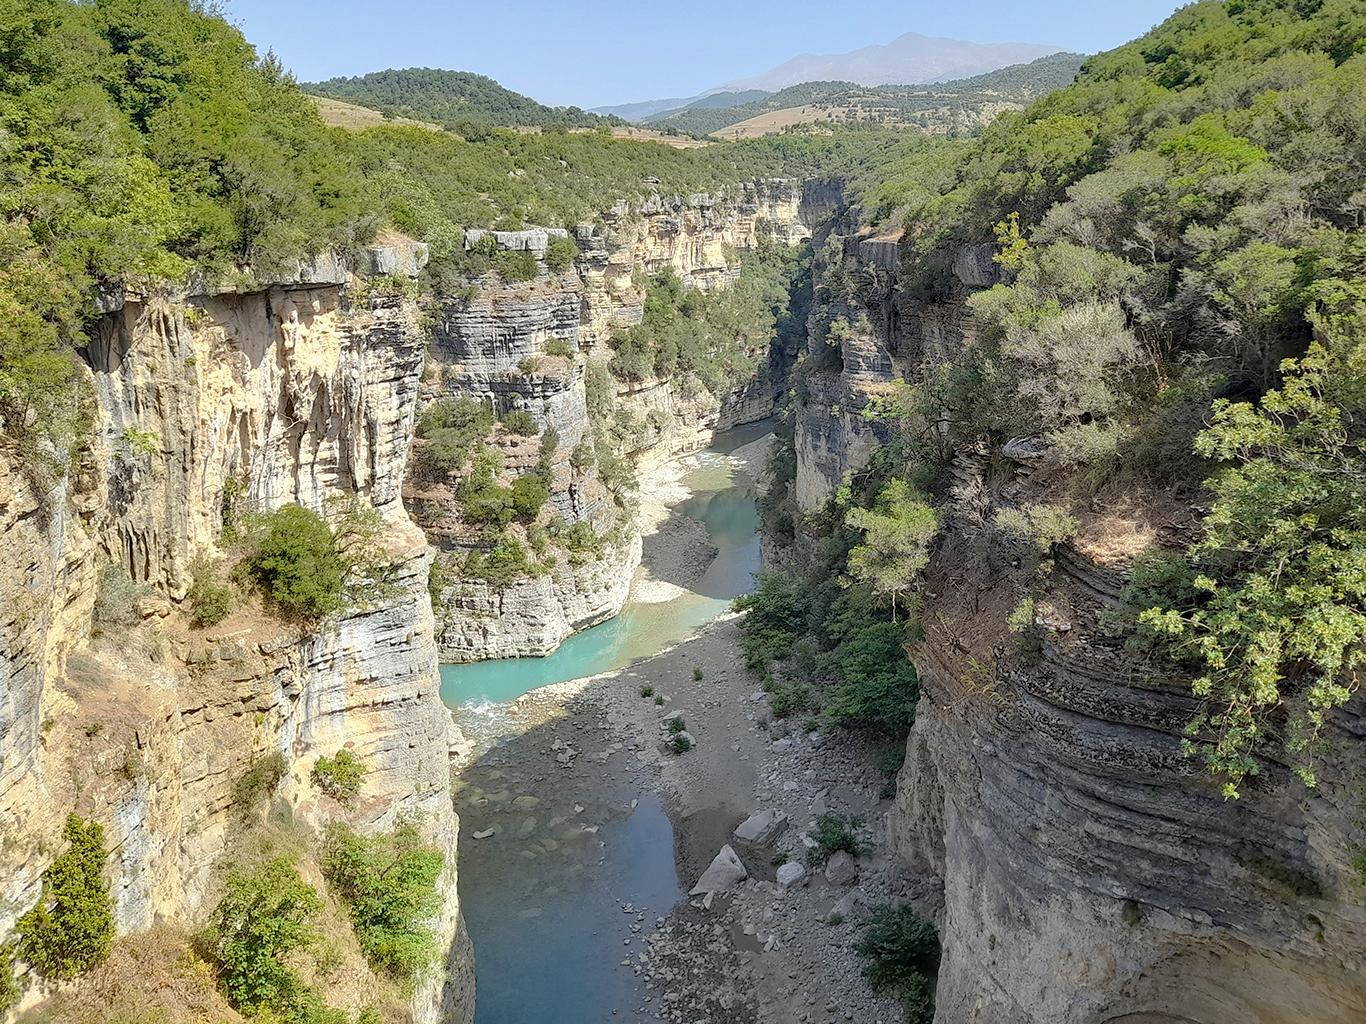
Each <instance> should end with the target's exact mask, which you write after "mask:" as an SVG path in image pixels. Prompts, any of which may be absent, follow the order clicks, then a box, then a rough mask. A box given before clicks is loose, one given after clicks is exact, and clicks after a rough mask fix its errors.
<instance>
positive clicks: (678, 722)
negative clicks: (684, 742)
mask: <svg viewBox="0 0 1366 1024" xmlns="http://www.w3.org/2000/svg"><path fill="white" fill-rule="evenodd" d="M687 727H688V725H687V723H686V722H684V721H683V716H682V715H679V716H678V717H677V718H671V719H669V732H671V733H674V734H675V735H677V734H678V733H680V732H683V731H684V730H685V729H687Z"/></svg>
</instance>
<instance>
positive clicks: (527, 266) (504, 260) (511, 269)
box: [493, 249, 539, 281]
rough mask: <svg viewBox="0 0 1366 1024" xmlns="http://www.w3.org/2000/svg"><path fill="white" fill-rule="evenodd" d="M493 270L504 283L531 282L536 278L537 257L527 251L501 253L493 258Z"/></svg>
mask: <svg viewBox="0 0 1366 1024" xmlns="http://www.w3.org/2000/svg"><path fill="white" fill-rule="evenodd" d="M493 269H494V270H496V271H497V272H498V276H499V277H501V278H502V279H503V280H504V281H530V280H533V279H534V278H535V277H536V274H537V272H538V269H539V268H538V267H537V266H536V257H535V256H534V255H533V254H531V253H529V252H527V251H526V250H525V249H519V250H517V251H515V252H499V253H497V254H496V255H495V256H494V257H493Z"/></svg>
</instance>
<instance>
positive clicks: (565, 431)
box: [406, 180, 829, 662]
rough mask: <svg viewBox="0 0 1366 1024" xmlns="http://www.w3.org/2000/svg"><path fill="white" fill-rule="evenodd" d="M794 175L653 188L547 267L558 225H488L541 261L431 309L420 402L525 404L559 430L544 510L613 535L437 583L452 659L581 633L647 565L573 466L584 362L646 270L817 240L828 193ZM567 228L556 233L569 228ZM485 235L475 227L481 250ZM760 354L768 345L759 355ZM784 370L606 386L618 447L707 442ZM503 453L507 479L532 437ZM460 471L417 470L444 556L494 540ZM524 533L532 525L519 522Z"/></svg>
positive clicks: (411, 490) (635, 307) (472, 240)
mask: <svg viewBox="0 0 1366 1024" xmlns="http://www.w3.org/2000/svg"><path fill="white" fill-rule="evenodd" d="M807 191H808V190H806V189H804V188H803V187H802V186H800V185H799V184H798V183H796V182H792V181H787V180H773V181H764V182H759V183H756V184H753V185H746V186H742V187H740V188H739V189H737V190H735V191H734V194H733V195H693V196H689V197H686V198H685V197H680V196H663V197H662V196H659V195H652V196H649V197H647V198H645V199H644V200H641V201H638V202H635V203H631V202H626V201H623V202H621V203H618V204H617V205H616V206H615V207H614V208H613V209H612V210H611V211H609V212H608V213H607V214H606V215H605V216H604V218H603V220H602V222H601V223H600V224H597V225H581V226H579V227H578V228H577V229H576V231H575V239H576V242H577V245H578V247H579V256H578V258H577V260H576V261H575V264H574V267H573V268H572V269H568V270H565V271H563V272H556V271H554V270H552V269H550V268H549V267H547V266H546V265H545V264H544V261H543V257H544V255H545V251H546V246H547V244H548V241H549V239H550V237H551V236H552V234H554V233H556V232H555V231H554V229H543V228H537V229H529V230H525V231H518V232H493V233H492V237H493V241H494V244H495V245H497V246H498V247H499V248H502V249H509V250H524V251H527V252H530V253H532V254H533V255H534V256H536V257H537V258H538V261H540V262H538V274H537V276H536V278H535V279H533V280H531V281H526V282H508V281H502V280H500V279H499V278H498V276H497V275H496V274H490V275H488V276H487V277H485V278H484V279H483V280H482V281H481V283H480V287H479V288H478V291H477V294H475V295H473V296H471V297H469V298H463V299H460V300H458V301H457V300H450V301H447V302H445V303H443V305H442V306H441V308H440V310H439V311H438V313H437V314H436V317H435V323H434V326H433V331H432V341H431V346H430V351H429V364H428V369H427V374H426V377H425V381H426V383H425V384H424V386H423V392H422V399H423V401H424V402H432V401H436V400H439V399H443V398H472V399H475V400H477V401H481V402H485V403H488V404H490V405H491V406H492V407H493V408H494V409H495V410H496V411H497V412H498V413H500V414H503V413H506V412H508V411H510V410H522V411H524V412H527V413H529V414H530V415H531V416H532V417H533V418H534V420H535V421H536V424H537V426H538V428H540V429H541V430H549V429H551V428H553V430H554V433H555V435H556V437H557V440H558V447H557V449H556V452H555V453H554V454H553V456H551V457H550V458H551V464H550V471H551V494H550V511H549V512H547V513H546V514H545V515H543V516H542V517H540V519H538V521H537V524H536V525H538V526H541V527H543V526H545V525H546V521H548V520H549V519H551V518H552V517H555V518H558V520H559V521H560V522H561V523H563V524H566V525H572V524H575V523H588V524H591V525H592V526H593V528H594V530H595V532H596V533H598V534H599V535H601V536H602V537H603V538H604V541H605V544H604V545H603V548H604V549H603V551H602V553H601V555H600V556H597V555H594V556H592V557H588V558H586V559H585V558H581V557H573V558H570V557H566V553H565V552H559V553H558V554H556V555H555V556H554V560H555V565H554V568H553V569H551V570H550V571H549V572H548V573H547V574H545V575H541V576H532V577H527V578H523V579H521V580H518V581H515V582H512V583H510V584H501V583H500V584H491V583H480V582H478V581H475V580H469V579H466V580H464V581H462V582H460V583H458V584H457V583H451V584H450V585H447V586H446V587H444V588H443V589H442V592H441V595H440V600H439V604H440V606H441V613H440V615H439V627H438V637H439V643H440V647H441V656H442V658H443V660H446V661H452V662H460V661H473V660H480V659H484V658H493V657H509V656H514V655H517V656H520V655H543V654H548V653H550V652H551V651H553V650H554V649H555V648H556V647H557V646H559V644H560V643H561V642H562V641H563V640H564V639H565V638H566V637H568V636H569V635H571V634H572V633H574V632H576V631H577V630H579V629H583V628H586V627H587V626H591V625H595V624H597V623H599V622H602V621H604V620H606V619H609V618H611V617H612V616H614V615H616V614H617V612H618V611H620V609H621V606H622V604H623V603H624V602H625V600H626V595H627V591H628V590H629V587H630V581H631V577H632V574H633V573H634V571H635V568H636V566H637V565H638V564H639V561H640V540H639V535H638V532H637V531H636V530H635V529H634V527H631V526H630V525H629V524H628V523H627V522H626V520H625V517H624V509H623V508H622V504H623V503H622V502H620V501H617V500H615V499H614V496H613V494H612V493H611V492H610V491H609V489H608V488H606V487H605V486H604V485H603V482H602V481H601V479H600V478H599V474H598V472H597V470H596V469H595V468H593V467H592V466H588V467H586V468H585V467H582V466H576V465H574V464H572V463H571V459H570V454H571V452H572V450H573V449H574V448H575V446H577V445H579V444H580V442H582V441H584V440H585V439H587V440H588V442H589V443H590V444H591V443H592V441H593V433H594V431H593V425H592V423H591V421H590V413H589V406H588V401H587V396H586V386H585V385H586V381H585V378H586V375H587V372H588V369H589V367H590V366H593V365H594V364H601V363H604V362H605V361H606V360H607V359H608V358H609V357H610V354H611V353H610V351H609V350H608V349H607V345H606V342H607V340H608V339H609V338H610V337H611V334H612V332H613V330H614V329H618V328H622V327H628V326H630V325H632V324H634V323H638V322H639V321H640V319H641V316H642V311H643V302H644V296H643V293H642V292H641V290H640V288H639V283H638V280H636V276H637V272H644V273H647V274H657V273H660V272H661V271H663V270H665V269H672V270H673V271H674V272H675V273H676V274H677V275H678V276H679V278H680V279H681V280H682V281H684V282H685V283H687V284H691V285H693V286H696V287H698V288H702V289H713V288H724V287H726V286H728V285H729V284H730V283H731V282H732V281H733V280H734V278H735V274H736V273H737V265H736V263H735V260H734V257H733V250H736V249H745V248H750V247H753V246H754V245H755V244H756V243H757V241H758V239H759V238H760V237H772V238H777V239H781V240H784V241H788V242H794V241H796V240H799V239H802V238H805V237H809V235H810V233H811V229H810V226H809V222H808V220H807V219H806V218H808V217H810V216H811V215H812V211H813V210H814V211H817V212H820V211H822V210H823V209H824V206H823V205H822V204H823V203H825V202H828V201H829V196H828V195H825V194H821V195H819V196H817V197H816V199H815V200H814V201H813V202H811V203H808V202H807V201H806V200H807ZM561 233H562V232H561ZM482 238H483V235H482V233H479V232H470V233H469V236H468V237H467V240H466V244H467V245H470V246H472V245H474V244H477V243H479V242H480V241H481V240H482ZM764 355H766V354H764V353H761V357H762V356H764ZM777 382H778V375H777V374H766V373H761V374H760V375H758V376H756V377H754V378H752V379H747V380H742V381H737V382H736V383H735V386H734V387H733V388H732V389H730V390H729V391H727V392H725V393H723V394H721V395H713V394H712V393H711V392H709V391H707V390H705V389H703V388H700V387H696V388H693V389H690V390H686V391H685V390H684V389H682V388H681V387H680V386H678V385H677V384H676V383H675V382H672V381H670V380H667V379H660V380H649V381H645V382H641V383H640V384H637V385H627V384H622V383H619V382H616V381H614V380H612V381H610V383H609V386H612V387H614V388H615V391H614V393H613V394H612V395H611V396H610V399H609V405H610V406H611V409H612V410H613V411H614V412H615V413H618V414H620V415H621V417H622V422H629V423H631V424H633V425H634V426H635V429H634V430H633V431H631V432H629V436H623V437H621V438H619V439H618V441H617V442H616V443H615V444H614V449H615V453H616V455H618V456H619V457H621V458H623V459H625V460H626V461H627V462H628V463H629V464H630V465H631V466H632V467H633V468H634V469H635V471H636V472H646V471H648V470H649V469H651V468H653V467H654V466H656V465H658V464H659V463H661V462H663V461H666V460H667V459H669V458H672V457H673V456H675V455H679V454H682V453H685V452H689V451H696V450H698V449H701V448H704V447H706V446H707V444H709V443H710V440H711V437H712V435H713V433H714V432H715V431H717V430H724V429H727V428H729V427H733V426H736V425H738V424H741V423H749V422H754V421H756V420H760V419H763V418H764V417H765V416H768V415H770V414H771V413H772V412H773V409H774V400H775V398H776V396H777V393H778V383H777ZM491 443H492V444H494V445H496V446H498V447H499V448H500V450H501V451H502V454H503V458H504V466H505V474H504V480H505V482H510V481H511V480H512V479H513V478H514V477H515V475H516V474H517V473H518V472H521V471H524V470H526V469H528V468H529V467H531V466H533V465H534V464H535V463H536V461H537V458H538V457H539V454H540V448H539V442H538V441H535V440H530V441H527V440H521V439H518V438H516V437H506V436H501V435H500V436H498V437H495V438H493V439H492V441H491ZM454 486H455V481H454V480H453V479H452V480H444V479H442V480H434V479H418V478H416V477H415V476H410V479H409V484H408V489H407V492H406V494H407V501H408V504H409V506H410V507H411V508H412V509H413V511H414V513H415V515H416V516H417V517H418V521H419V522H420V523H421V525H422V526H423V528H424V529H425V530H426V531H427V533H428V535H429V536H431V537H432V538H433V540H435V541H436V542H438V543H439V544H440V545H441V546H442V547H443V548H444V549H446V550H447V551H448V552H450V554H451V556H452V557H455V558H459V557H463V556H464V555H465V554H466V553H467V552H471V551H486V550H488V548H489V547H490V546H491V544H490V542H489V541H488V540H487V538H486V537H485V536H484V535H483V534H482V533H481V532H480V531H478V530H471V529H469V528H467V527H466V526H465V524H464V523H463V522H462V520H461V511H460V505H459V502H458V501H456V500H455V495H454ZM514 531H515V532H516V534H517V536H518V537H519V538H523V537H524V535H525V530H524V529H523V528H522V527H521V526H517V527H514Z"/></svg>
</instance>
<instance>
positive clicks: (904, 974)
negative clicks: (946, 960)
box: [854, 904, 940, 1024]
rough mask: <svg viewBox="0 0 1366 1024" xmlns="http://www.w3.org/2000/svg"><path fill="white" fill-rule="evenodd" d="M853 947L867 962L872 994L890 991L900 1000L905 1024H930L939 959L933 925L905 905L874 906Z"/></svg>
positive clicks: (936, 932) (936, 933)
mask: <svg viewBox="0 0 1366 1024" xmlns="http://www.w3.org/2000/svg"><path fill="white" fill-rule="evenodd" d="M854 948H855V949H856V950H857V951H858V953H859V954H860V955H861V956H863V957H866V958H867V960H868V963H867V965H866V966H865V967H864V968H863V974H864V977H866V978H867V979H868V980H869V982H871V983H872V986H873V991H875V992H882V991H885V990H887V989H892V990H893V991H894V992H895V993H896V996H897V998H898V999H900V1000H901V1005H902V1008H903V1009H904V1010H905V1013H906V1024H930V1021H931V1020H932V1019H933V1018H934V981H935V978H936V977H937V976H938V974H939V956H940V948H939V931H938V929H937V928H935V926H934V922H933V921H927V920H926V919H925V918H923V917H921V916H920V915H919V914H917V913H916V912H915V911H914V910H912V909H911V908H910V907H908V906H899V907H897V906H892V905H890V904H887V905H884V906H881V907H876V908H874V910H873V912H872V913H871V914H870V915H869V917H868V921H867V923H866V924H865V925H864V930H863V935H862V937H861V938H860V939H859V940H858V943H857V944H856V945H855V946H854Z"/></svg>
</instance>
